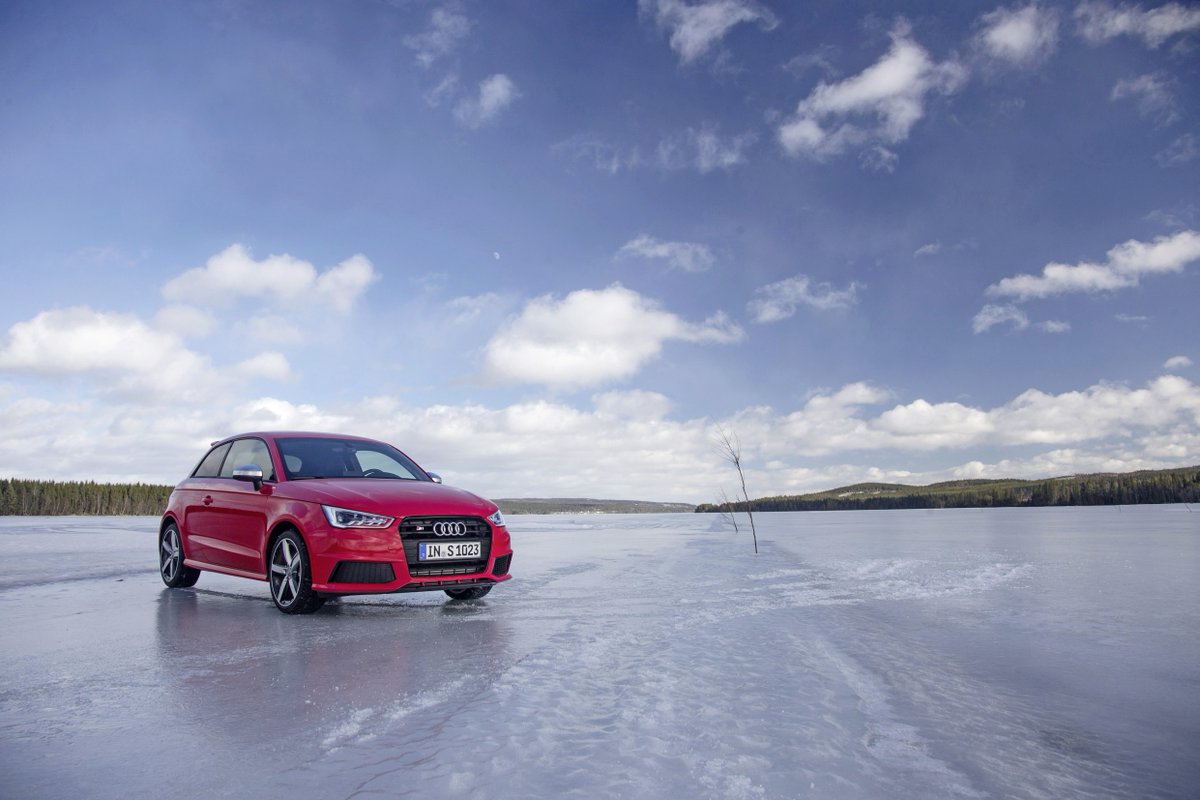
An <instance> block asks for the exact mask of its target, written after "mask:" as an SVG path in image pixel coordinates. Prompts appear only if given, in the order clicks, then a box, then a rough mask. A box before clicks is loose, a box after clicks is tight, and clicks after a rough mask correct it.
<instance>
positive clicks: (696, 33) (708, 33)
mask: <svg viewBox="0 0 1200 800" xmlns="http://www.w3.org/2000/svg"><path fill="white" fill-rule="evenodd" d="M638 8H639V9H640V11H641V13H642V14H645V15H652V16H653V17H654V21H655V23H656V24H657V25H658V27H659V28H662V29H664V30H667V31H669V32H670V42H671V49H672V50H674V51H675V52H676V53H678V54H679V61H680V63H682V64H690V63H691V62H693V61H695V60H696V59H698V58H700V57H701V56H703V55H704V54H705V53H707V52H709V51H710V50H711V49H712V48H713V46H714V45H716V44H717V43H719V42H720V41H721V39H723V38H724V37H725V35H726V34H727V33H729V31H730V29H732V28H733V27H734V26H736V25H740V24H742V23H746V22H754V23H758V26H759V27H760V28H762V29H763V30H771V29H772V28H774V27H775V26H776V25H777V24H778V23H777V21H776V19H775V15H774V14H772V13H771V11H770V10H769V9H768V8H766V7H765V6H762V5H759V4H758V3H756V2H753V1H752V0H706V2H699V3H695V4H689V3H686V2H684V0H638Z"/></svg>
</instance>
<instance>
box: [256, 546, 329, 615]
mask: <svg viewBox="0 0 1200 800" xmlns="http://www.w3.org/2000/svg"><path fill="white" fill-rule="evenodd" d="M308 564H309V562H308V548H307V547H305V545H304V539H302V538H301V537H300V534H299V533H296V532H295V531H284V532H283V533H282V534H280V536H279V538H278V539H276V540H275V546H274V547H272V548H271V574H270V578H271V599H272V600H274V601H275V607H276V608H278V609H279V610H280V611H282V612H283V613H285V614H311V613H312V612H314V611H316V610H317V609H318V608H320V607H321V606H323V605H325V598H324V597H321V596H320V595H318V594H317V593H316V592H314V591H313V589H312V573H311V571H310V570H309V566H308Z"/></svg>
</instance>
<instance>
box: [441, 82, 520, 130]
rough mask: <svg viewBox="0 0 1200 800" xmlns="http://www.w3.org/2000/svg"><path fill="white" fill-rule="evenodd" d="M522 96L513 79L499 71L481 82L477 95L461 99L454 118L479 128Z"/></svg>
mask: <svg viewBox="0 0 1200 800" xmlns="http://www.w3.org/2000/svg"><path fill="white" fill-rule="evenodd" d="M520 96H521V92H520V91H518V90H517V85H516V84H515V83H513V82H512V79H511V78H509V77H508V76H507V75H504V74H500V73H497V74H495V75H492V76H490V77H487V78H484V79H483V80H482V81H480V82H479V92H478V94H477V95H475V96H474V97H467V98H464V99H463V100H461V101H459V103H458V105H457V106H455V107H454V118H455V119H457V120H458V121H459V122H460V123H461V124H462V125H464V126H465V127H467V128H479V127H482V126H483V125H487V124H488V123H490V122H493V121H494V120H495V119H496V118H497V117H498V116H500V112H501V111H503V110H504V109H506V108H508V107H509V106H510V105H512V104H513V102H514V101H516V100H517V98H519V97H520Z"/></svg>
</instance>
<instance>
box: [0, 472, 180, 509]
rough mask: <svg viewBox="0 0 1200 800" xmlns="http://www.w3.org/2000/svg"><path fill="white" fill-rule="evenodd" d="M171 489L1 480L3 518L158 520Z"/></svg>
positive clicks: (146, 486)
mask: <svg viewBox="0 0 1200 800" xmlns="http://www.w3.org/2000/svg"><path fill="white" fill-rule="evenodd" d="M171 488H172V487H170V486H155V485H152V484H145V483H93V482H91V481H86V482H79V481H34V480H21V479H16V478H14V479H11V480H0V516H5V517H8V516H65V515H71V516H142V515H149V516H158V515H159V514H161V513H162V512H163V509H165V508H166V507H167V498H168V497H170V496H171Z"/></svg>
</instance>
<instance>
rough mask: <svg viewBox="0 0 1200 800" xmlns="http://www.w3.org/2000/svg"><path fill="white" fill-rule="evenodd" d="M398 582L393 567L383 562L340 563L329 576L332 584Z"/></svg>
mask: <svg viewBox="0 0 1200 800" xmlns="http://www.w3.org/2000/svg"><path fill="white" fill-rule="evenodd" d="M394 580H396V573H395V571H394V570H393V569H392V565H391V564H388V563H387V562H383V561H339V562H338V563H337V566H336V567H334V568H333V573H332V574H331V575H330V576H329V582H330V583H391V582H392V581H394Z"/></svg>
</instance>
